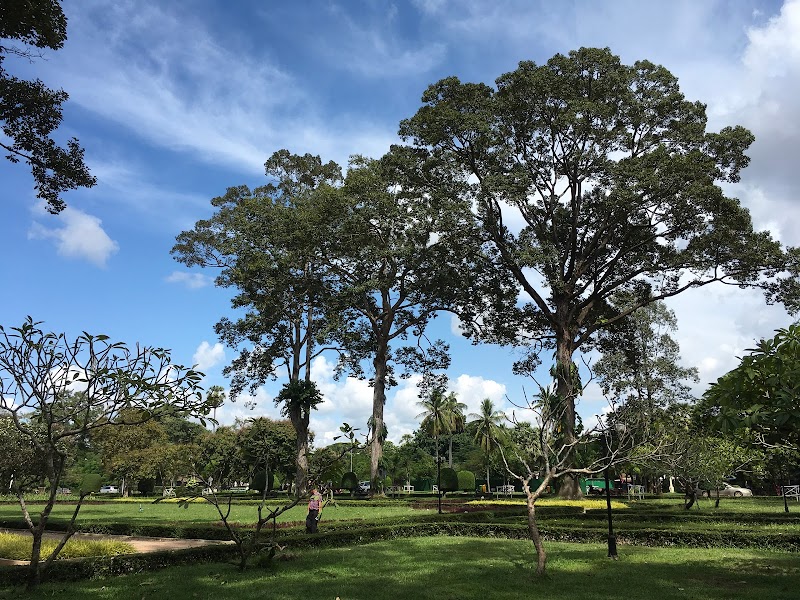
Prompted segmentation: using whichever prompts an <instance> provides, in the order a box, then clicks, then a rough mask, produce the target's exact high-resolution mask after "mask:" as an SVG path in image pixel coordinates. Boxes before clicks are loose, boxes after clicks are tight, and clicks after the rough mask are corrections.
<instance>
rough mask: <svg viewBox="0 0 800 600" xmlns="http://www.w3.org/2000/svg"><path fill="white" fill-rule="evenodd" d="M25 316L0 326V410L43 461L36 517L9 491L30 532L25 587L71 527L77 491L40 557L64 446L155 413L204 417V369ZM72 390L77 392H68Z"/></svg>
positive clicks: (35, 581) (164, 353)
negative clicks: (49, 328) (54, 541)
mask: <svg viewBox="0 0 800 600" xmlns="http://www.w3.org/2000/svg"><path fill="white" fill-rule="evenodd" d="M40 325H41V323H40V322H36V321H34V320H33V319H31V318H30V317H28V318H27V319H26V321H25V322H24V323H23V324H22V325H21V326H19V327H10V328H5V327H2V326H0V417H3V416H5V417H7V418H9V419H10V421H11V423H13V426H14V427H15V428H16V430H17V432H18V434H19V435H20V436H21V437H22V438H23V439H24V440H25V442H26V444H30V446H32V448H33V451H34V453H35V454H36V455H37V457H38V460H41V461H42V464H43V468H44V471H43V473H42V475H43V476H44V478H45V479H46V481H47V484H48V487H49V495H48V499H47V501H46V502H45V506H44V508H43V509H42V512H41V513H40V515H39V519H38V523H36V522H35V519H34V517H33V515H31V513H30V511H29V510H28V507H27V504H26V502H25V495H24V490H23V489H22V488H21V487H19V486H18V485H17V486H16V487H15V490H14V491H15V493H16V495H17V498H18V500H19V503H20V508H21V509H22V514H23V517H24V519H25V522H26V524H27V525H28V528H29V530H30V532H31V535H32V536H33V547H32V552H31V562H30V571H29V576H28V587H29V588H33V587H36V586H37V585H38V584H39V582H40V580H41V576H42V572H43V571H45V570H46V569H47V568H48V567H49V566H50V565H51V564H52V562H53V561H54V560H55V559H56V557H57V556H58V554H59V552H60V551H61V549H62V548H63V547H64V545H65V544H66V543H67V541H68V540H69V538H70V537H71V536H72V534H73V533H74V532H75V519H76V517H77V516H78V512H79V511H80V508H81V504H82V501H83V499H84V497H85V495H86V494H88V493H89V492H88V491H83V490H82V491H81V497H80V500H79V501H78V504H77V505H76V507H75V510H74V512H73V514H72V518H71V519H70V521H69V523H68V525H67V530H66V532H65V533H64V535H63V536H62V538H61V540H60V541H59V543H58V545H57V546H56V549H55V550H54V551H53V553H52V554H51V555H50V556H49V557H48V558H47V560H45V561H44V562H43V563H42V561H41V560H40V551H41V543H42V537H43V535H44V532H45V529H46V526H47V523H48V520H49V517H50V513H51V511H52V509H53V505H54V504H55V500H56V494H57V491H58V488H59V487H60V484H61V480H62V477H63V475H64V468H65V466H66V462H67V457H68V451H69V446H70V444H71V443H72V442H75V441H77V440H82V439H84V438H86V437H87V436H88V435H89V434H90V433H92V432H93V431H96V430H98V429H102V428H106V427H114V426H123V425H128V426H131V425H136V424H140V423H144V422H146V421H148V420H149V419H151V418H153V417H155V416H158V415H159V414H163V413H166V414H171V415H179V416H197V417H201V418H202V417H204V416H205V415H207V414H208V412H209V407H208V405H207V404H206V402H205V400H204V399H203V396H202V394H201V389H202V388H201V387H200V381H201V379H202V377H203V374H202V373H200V372H198V371H194V370H193V369H187V368H185V367H183V366H180V365H176V364H173V363H172V360H171V358H170V354H169V351H167V350H164V349H163V348H153V347H148V346H139V345H136V346H134V347H133V348H130V347H128V346H127V345H126V344H124V343H121V342H112V341H111V340H110V339H109V338H108V336H105V335H91V334H89V333H85V332H84V333H82V334H81V335H79V336H78V337H76V338H75V339H69V338H68V337H67V335H66V334H64V333H52V332H46V331H44V330H43V329H41V327H40ZM75 391H77V392H78V393H73V392H75Z"/></svg>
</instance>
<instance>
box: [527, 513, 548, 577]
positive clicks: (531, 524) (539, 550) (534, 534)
mask: <svg viewBox="0 0 800 600" xmlns="http://www.w3.org/2000/svg"><path fill="white" fill-rule="evenodd" d="M528 533H529V534H530V536H531V541H532V542H533V547H534V548H536V574H537V575H543V574H544V570H545V568H546V567H547V552H545V550H544V545H543V544H542V536H541V535H540V534H539V526H538V525H537V523H536V504H535V503H534V501H531V500H530V499H529V500H528Z"/></svg>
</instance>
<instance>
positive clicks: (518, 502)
mask: <svg viewBox="0 0 800 600" xmlns="http://www.w3.org/2000/svg"><path fill="white" fill-rule="evenodd" d="M467 504H470V505H474V506H498V505H500V506H525V499H524V498H512V499H503V500H471V501H469V502H467ZM536 506H539V507H541V506H563V507H575V506H577V507H579V508H584V509H586V510H593V509H602V508H606V501H605V500H599V499H597V498H584V499H583V500H561V499H558V498H541V499H539V500H537V501H536ZM611 508H612V509H614V510H624V509H626V508H628V504H627V503H626V502H620V501H619V500H612V501H611Z"/></svg>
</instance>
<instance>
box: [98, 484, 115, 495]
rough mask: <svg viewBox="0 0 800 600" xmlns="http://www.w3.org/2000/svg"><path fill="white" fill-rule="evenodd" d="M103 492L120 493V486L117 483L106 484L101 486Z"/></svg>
mask: <svg viewBox="0 0 800 600" xmlns="http://www.w3.org/2000/svg"><path fill="white" fill-rule="evenodd" d="M100 493H101V494H119V488H118V487H117V486H115V485H104V486H103V487H101V488H100Z"/></svg>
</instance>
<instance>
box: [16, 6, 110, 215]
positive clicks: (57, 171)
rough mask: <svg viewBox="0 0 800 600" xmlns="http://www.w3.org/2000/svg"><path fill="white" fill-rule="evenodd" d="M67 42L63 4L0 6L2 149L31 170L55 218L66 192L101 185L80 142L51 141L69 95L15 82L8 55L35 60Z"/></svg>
mask: <svg viewBox="0 0 800 600" xmlns="http://www.w3.org/2000/svg"><path fill="white" fill-rule="evenodd" d="M66 39H67V19H66V17H65V16H64V12H63V11H62V10H61V5H60V2H59V1H58V0H4V2H3V4H2V6H0V123H2V132H3V135H4V137H5V139H3V140H0V148H3V150H5V151H6V152H7V154H6V158H7V159H8V160H10V161H11V162H13V163H17V162H20V161H23V162H25V163H27V164H28V165H29V166H30V168H31V173H32V175H33V179H34V181H35V183H36V195H37V197H39V198H41V199H42V200H44V202H45V204H46V207H47V210H48V211H50V212H51V213H54V214H55V213H59V212H61V211H62V210H64V208H65V204H64V201H63V200H62V199H61V194H62V193H63V192H65V191H67V190H71V189H75V188H78V187H92V186H93V185H94V184H95V182H96V180H95V178H94V177H92V175H91V174H90V173H89V169H88V168H87V167H86V165H85V164H84V161H83V149H82V148H81V147H80V145H79V144H78V140H76V139H75V138H72V139H70V140H69V141H68V142H67V146H66V148H62V147H60V146H59V145H58V144H56V142H55V140H54V139H53V137H52V136H53V133H54V132H55V130H56V129H57V128H58V126H59V125H60V123H61V119H62V109H61V105H62V104H63V103H64V102H65V101H66V100H67V98H68V97H69V96H68V95H67V93H66V92H65V91H63V90H52V89H50V88H48V87H47V86H45V84H44V83H42V82H41V81H40V80H38V79H37V80H34V81H27V80H24V79H20V78H18V77H15V76H13V75H11V74H10V73H8V71H7V70H6V67H7V66H8V65H7V62H8V61H7V59H8V57H9V55H11V56H15V57H19V58H22V59H26V60H30V61H32V60H33V59H35V58H37V57H40V56H41V53H42V51H44V50H58V49H59V48H61V47H62V46H63V45H64V42H65V41H66ZM15 42H18V43H20V44H22V45H21V46H17V45H15Z"/></svg>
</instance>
